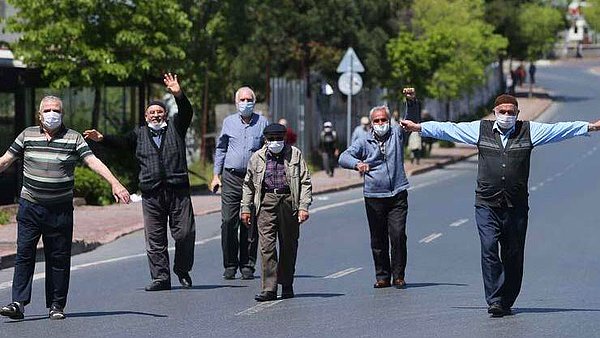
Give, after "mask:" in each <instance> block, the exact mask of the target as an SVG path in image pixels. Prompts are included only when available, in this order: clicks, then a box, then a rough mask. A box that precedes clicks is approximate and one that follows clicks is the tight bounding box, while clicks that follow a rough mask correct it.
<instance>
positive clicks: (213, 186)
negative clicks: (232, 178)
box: [209, 175, 221, 193]
mask: <svg viewBox="0 0 600 338" xmlns="http://www.w3.org/2000/svg"><path fill="white" fill-rule="evenodd" d="M220 186H221V180H220V179H219V175H215V176H213V179H212V182H210V186H209V188H210V191H212V192H213V193H217V191H218V190H219V187H220Z"/></svg>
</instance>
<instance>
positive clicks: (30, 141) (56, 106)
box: [0, 96, 129, 319]
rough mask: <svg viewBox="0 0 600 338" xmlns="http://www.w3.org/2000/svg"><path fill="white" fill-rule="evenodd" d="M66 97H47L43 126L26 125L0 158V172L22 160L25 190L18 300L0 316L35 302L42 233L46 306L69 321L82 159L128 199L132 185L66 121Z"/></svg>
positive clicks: (17, 314) (18, 315) (19, 313)
mask: <svg viewBox="0 0 600 338" xmlns="http://www.w3.org/2000/svg"><path fill="white" fill-rule="evenodd" d="M62 108H63V107H62V101H61V99H60V98H58V97H55V96H46V97H44V98H43V99H42V101H41V103H40V110H39V115H38V117H39V122H40V125H39V126H33V127H29V128H26V129H25V130H24V131H23V132H21V134H19V136H17V138H16V140H15V141H14V142H13V144H12V145H11V146H10V148H9V149H8V151H7V152H6V153H5V154H4V155H3V156H2V157H0V172H2V171H4V170H6V168H8V167H9V166H10V165H11V164H12V163H13V162H14V161H15V160H17V159H19V158H20V159H22V160H23V188H22V189H21V198H20V200H19V211H18V214H17V222H18V234H17V255H16V258H15V271H14V276H13V285H12V299H13V302H12V303H10V304H8V305H6V306H4V307H2V308H0V315H3V316H7V317H9V318H11V319H23V317H24V315H23V312H24V307H25V305H27V304H28V303H29V302H30V300H31V285H32V280H33V272H34V268H35V256H36V246H37V243H38V241H39V239H40V237H42V240H43V242H44V254H45V257H46V307H47V308H49V317H50V319H64V318H65V314H64V307H65V305H66V303H67V292H68V289H69V275H70V266H71V240H72V238H73V185H74V170H75V165H76V164H77V162H78V160H80V159H81V160H83V162H84V163H85V164H86V165H87V166H88V167H90V169H92V170H93V171H95V172H96V173H98V174H100V175H101V176H102V177H103V178H104V179H105V180H107V181H108V182H109V183H110V185H111V186H112V193H113V195H114V197H115V199H116V200H117V201H121V202H124V203H129V193H128V192H127V189H125V188H124V187H123V185H121V183H119V181H118V180H117V179H116V178H115V177H114V176H113V174H112V173H111V172H110V170H109V169H108V168H107V167H106V166H105V165H104V164H103V163H102V162H101V161H100V160H99V159H98V158H96V156H94V154H93V153H92V152H91V151H90V148H89V147H88V145H87V143H86V142H85V141H84V139H83V136H81V134H79V133H78V132H76V131H74V130H72V129H68V128H66V127H65V125H64V124H63V123H62V117H63V114H64V112H63V109H62Z"/></svg>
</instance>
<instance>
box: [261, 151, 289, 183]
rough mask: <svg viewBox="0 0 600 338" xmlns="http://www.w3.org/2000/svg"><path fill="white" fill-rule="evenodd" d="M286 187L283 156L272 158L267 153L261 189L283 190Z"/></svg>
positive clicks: (272, 156) (269, 153)
mask: <svg viewBox="0 0 600 338" xmlns="http://www.w3.org/2000/svg"><path fill="white" fill-rule="evenodd" d="M288 187H289V186H288V184H287V181H286V179H285V162H284V158H283V156H274V155H273V154H271V152H269V151H267V163H266V168H265V179H264V181H263V188H265V189H283V188H288Z"/></svg>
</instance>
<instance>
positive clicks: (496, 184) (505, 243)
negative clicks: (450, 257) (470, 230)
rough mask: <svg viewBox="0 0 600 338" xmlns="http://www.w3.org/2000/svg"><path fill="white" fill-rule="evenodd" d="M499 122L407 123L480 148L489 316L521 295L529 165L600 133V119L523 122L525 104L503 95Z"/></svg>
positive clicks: (478, 197) (479, 207)
mask: <svg viewBox="0 0 600 338" xmlns="http://www.w3.org/2000/svg"><path fill="white" fill-rule="evenodd" d="M493 112H494V114H495V116H496V120H495V121H492V120H480V121H473V122H462V123H452V122H433V121H432V122H423V123H421V124H418V123H414V122H412V121H409V120H405V121H402V126H403V127H404V128H405V129H407V130H409V131H412V132H420V133H421V134H422V135H423V136H426V137H434V138H437V139H441V140H447V141H452V142H461V143H467V144H472V145H477V148H478V150H479V160H478V174H477V189H476V190H475V221H476V223H477V229H478V230H479V238H480V240H481V268H482V272H483V284H484V288H485V299H486V302H487V304H488V310H487V311H488V313H490V314H491V315H492V316H493V317H502V316H504V315H508V314H511V313H512V312H511V307H512V306H513V304H514V302H515V300H516V299H517V296H518V295H519V292H520V290H521V282H522V280H523V260H524V253H525V234H526V232H527V223H528V213H529V192H528V188H527V186H528V180H529V165H530V157H531V151H532V150H533V148H534V147H536V146H540V145H543V144H547V143H552V142H559V141H562V140H566V139H569V138H572V137H575V136H581V135H587V134H588V132H590V131H597V130H600V120H599V121H596V122H594V123H588V122H583V121H579V122H559V123H553V124H547V123H539V122H533V121H532V122H529V121H520V120H517V117H518V115H519V104H518V102H517V99H516V98H515V97H513V96H510V95H506V94H502V95H500V96H498V97H497V98H496V100H495V103H494V110H493Z"/></svg>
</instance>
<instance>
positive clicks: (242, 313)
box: [235, 299, 283, 316]
mask: <svg viewBox="0 0 600 338" xmlns="http://www.w3.org/2000/svg"><path fill="white" fill-rule="evenodd" d="M281 302H283V299H279V300H273V301H270V302H262V303H258V304H256V305H254V306H253V307H251V308H249V309H246V310H244V311H240V312H238V313H236V314H235V315H236V316H250V315H253V314H256V313H259V312H261V311H262V310H265V309H268V308H270V307H271V306H273V305H276V304H279V303H281Z"/></svg>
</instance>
